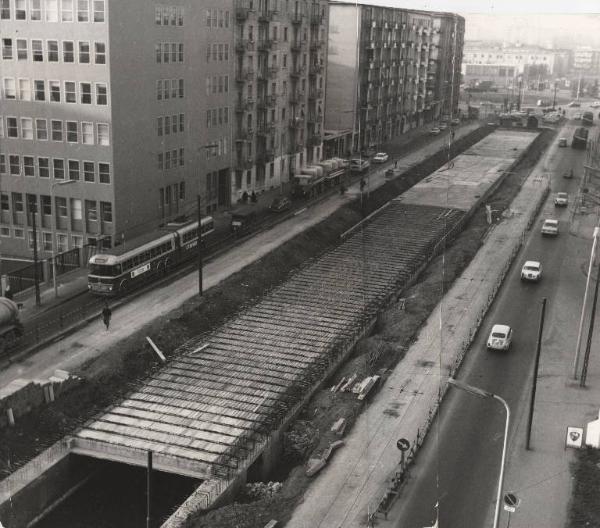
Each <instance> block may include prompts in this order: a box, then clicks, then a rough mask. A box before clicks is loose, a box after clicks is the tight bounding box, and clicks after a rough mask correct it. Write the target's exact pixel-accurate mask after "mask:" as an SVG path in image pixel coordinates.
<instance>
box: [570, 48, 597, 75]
mask: <svg viewBox="0 0 600 528" xmlns="http://www.w3.org/2000/svg"><path fill="white" fill-rule="evenodd" d="M573 70H574V71H575V73H578V74H584V73H585V74H588V75H598V74H600V50H597V49H594V48H591V47H590V46H580V47H578V48H575V50H573Z"/></svg>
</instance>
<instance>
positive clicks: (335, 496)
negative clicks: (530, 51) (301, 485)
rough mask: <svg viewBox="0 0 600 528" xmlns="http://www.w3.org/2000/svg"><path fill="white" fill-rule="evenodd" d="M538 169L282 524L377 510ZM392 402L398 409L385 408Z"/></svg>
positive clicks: (362, 520) (515, 240)
mask: <svg viewBox="0 0 600 528" xmlns="http://www.w3.org/2000/svg"><path fill="white" fill-rule="evenodd" d="M538 169H539V170H536V171H534V173H533V174H531V175H530V177H529V178H528V180H527V182H526V183H525V184H524V185H523V187H522V189H521V191H520V193H519V195H518V196H517V197H516V198H515V200H514V201H513V203H512V204H511V209H512V210H513V211H515V214H514V215H513V216H512V217H510V218H507V219H505V220H504V221H503V222H502V223H500V224H499V225H497V226H496V227H495V228H494V230H493V231H491V232H490V234H489V236H488V238H487V240H486V242H485V244H484V245H483V246H482V248H481V249H480V250H479V252H478V253H477V255H476V256H475V258H474V259H473V260H472V261H471V263H470V265H469V266H468V268H467V269H466V270H465V272H464V273H463V274H462V276H461V277H460V278H459V279H457V280H456V281H455V283H454V285H453V287H452V288H451V290H450V291H449V292H448V294H446V296H445V297H444V299H443V300H442V302H441V303H440V304H439V305H438V306H437V307H436V309H435V310H434V311H433V313H432V314H431V315H430V316H429V318H428V320H427V322H426V323H425V325H424V326H423V328H422V330H421V332H420V334H419V337H418V339H417V341H416V342H415V343H414V344H413V345H412V346H411V347H410V348H409V350H408V352H407V354H406V356H405V357H404V358H403V360H402V361H401V363H400V364H399V365H398V366H397V368H396V369H395V370H394V371H393V373H392V375H391V376H390V377H389V379H388V380H387V381H386V383H385V386H384V387H383V388H382V390H380V391H379V392H378V394H377V395H376V397H375V399H374V400H373V402H372V403H371V404H370V405H369V406H368V407H366V408H365V410H364V411H363V413H362V414H361V415H360V417H359V419H358V420H357V422H356V423H355V425H354V427H353V428H352V431H351V432H350V434H349V435H348V436H347V437H346V438H345V439H344V440H345V444H344V447H343V448H342V449H340V450H339V451H338V452H337V453H336V455H335V457H334V458H333V461H332V462H331V463H330V464H329V465H328V467H327V468H326V469H325V470H324V471H322V472H321V473H320V474H319V476H318V477H317V478H316V479H315V481H314V482H313V483H312V485H311V487H310V488H309V490H308V491H307V493H306V494H305V496H304V500H303V502H302V503H301V504H300V505H299V506H298V507H297V508H296V510H295V511H294V513H293V516H292V518H291V520H290V521H289V523H288V524H287V525H286V527H288V528H331V527H335V528H355V527H364V526H367V516H368V515H369V514H370V513H373V512H375V511H377V507H378V504H379V502H380V500H381V499H382V497H383V496H384V494H385V493H386V491H387V489H389V486H390V484H391V477H392V476H393V475H394V472H395V471H396V470H397V469H398V464H399V462H400V454H399V451H398V449H397V447H396V441H397V440H398V439H399V438H406V439H408V440H409V441H410V443H411V445H412V446H415V445H420V442H422V438H423V434H424V432H426V431H427V429H428V427H429V425H430V424H431V422H432V420H433V417H434V415H435V410H436V407H437V402H438V391H439V389H440V386H441V388H442V391H444V390H446V384H445V380H446V379H447V377H448V376H449V375H450V373H453V372H454V371H455V370H456V369H457V368H458V366H459V364H460V361H461V359H462V356H463V355H464V353H465V352H466V350H467V349H468V348H469V345H470V343H471V340H472V338H473V337H474V335H475V332H476V329H477V327H478V325H479V324H480V322H481V320H482V318H483V316H484V314H485V313H486V311H487V308H488V306H489V305H490V304H491V302H492V301H493V299H494V296H495V293H496V291H497V290H498V288H499V287H500V285H501V284H502V280H503V277H504V275H505V273H506V272H507V270H508V269H509V267H510V264H511V262H512V260H513V258H514V256H515V255H516V253H517V252H518V250H519V248H520V246H521V243H522V239H523V234H524V232H525V231H526V229H527V227H528V225H529V224H530V222H531V221H532V220H533V219H534V217H535V214H536V212H537V208H538V206H539V204H541V202H542V200H543V198H544V196H545V194H546V192H547V180H545V179H544V178H543V177H542V168H541V167H539V166H538ZM440 321H442V323H441V327H440ZM440 364H441V367H440ZM390 408H393V409H395V414H392V413H389V412H386V410H387V409H390ZM418 439H420V440H418ZM396 505H397V504H396ZM392 517H393V514H391V515H390V518H392ZM377 526H389V527H392V526H394V523H393V522H391V521H386V520H385V519H384V518H383V516H382V515H380V516H378V518H377ZM536 528H541V526H537V527H536Z"/></svg>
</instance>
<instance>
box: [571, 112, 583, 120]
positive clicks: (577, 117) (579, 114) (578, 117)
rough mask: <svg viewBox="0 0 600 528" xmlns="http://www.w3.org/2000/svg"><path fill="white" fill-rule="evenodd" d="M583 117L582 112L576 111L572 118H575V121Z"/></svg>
mask: <svg viewBox="0 0 600 528" xmlns="http://www.w3.org/2000/svg"><path fill="white" fill-rule="evenodd" d="M582 117H583V114H582V113H581V112H577V113H576V114H575V115H574V116H573V119H575V121H580V120H581V118H582Z"/></svg>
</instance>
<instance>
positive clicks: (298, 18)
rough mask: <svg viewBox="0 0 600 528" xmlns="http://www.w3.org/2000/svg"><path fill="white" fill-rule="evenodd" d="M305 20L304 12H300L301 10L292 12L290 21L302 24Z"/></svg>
mask: <svg viewBox="0 0 600 528" xmlns="http://www.w3.org/2000/svg"><path fill="white" fill-rule="evenodd" d="M303 20H304V13H300V12H297V11H296V12H294V13H291V14H290V22H291V23H292V24H302V21H303Z"/></svg>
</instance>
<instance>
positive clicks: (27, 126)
mask: <svg viewBox="0 0 600 528" xmlns="http://www.w3.org/2000/svg"><path fill="white" fill-rule="evenodd" d="M21 137H22V138H23V139H33V119H31V117H22V118H21Z"/></svg>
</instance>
